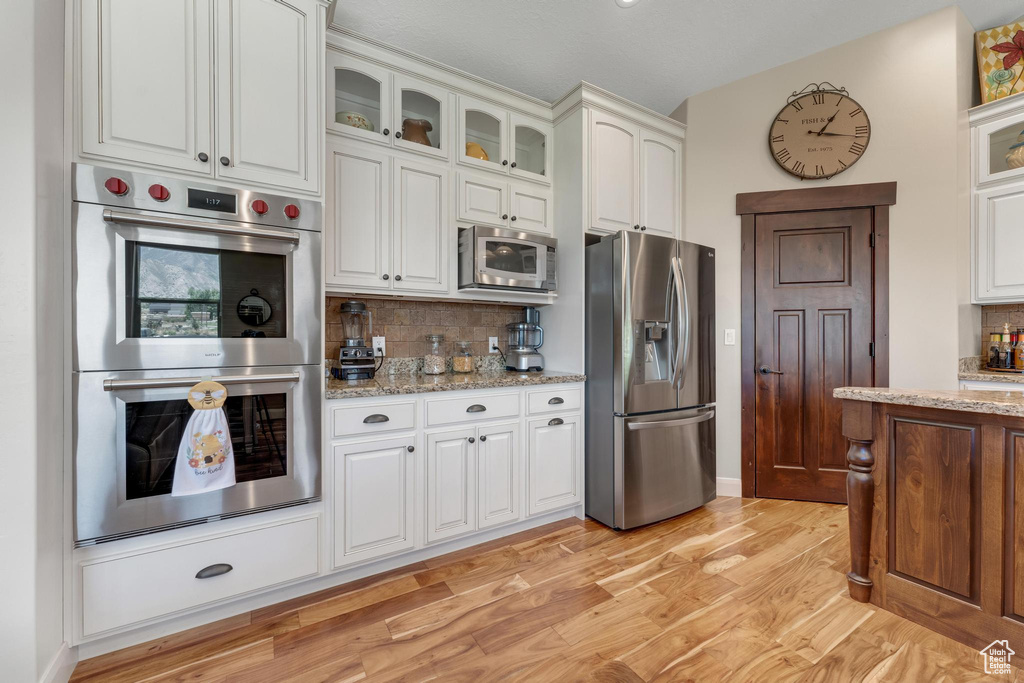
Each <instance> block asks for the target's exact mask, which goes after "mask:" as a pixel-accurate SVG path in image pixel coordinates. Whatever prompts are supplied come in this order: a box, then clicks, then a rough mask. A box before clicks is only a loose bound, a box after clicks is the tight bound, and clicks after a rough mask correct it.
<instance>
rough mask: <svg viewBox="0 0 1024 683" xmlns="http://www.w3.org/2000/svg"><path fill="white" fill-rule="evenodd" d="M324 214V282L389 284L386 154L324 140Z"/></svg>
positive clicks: (388, 173)
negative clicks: (325, 170) (325, 148)
mask: <svg viewBox="0 0 1024 683" xmlns="http://www.w3.org/2000/svg"><path fill="white" fill-rule="evenodd" d="M325 213H326V220H325V221H324V253H325V257H326V281H327V284H328V285H334V286H338V287H359V288H362V289H382V290H387V289H391V275H392V273H391V157H390V156H389V155H388V154H385V153H384V152H383V151H377V150H376V149H367V147H366V146H356V145H353V144H338V143H333V142H332V143H331V144H330V145H328V147H327V203H326V212H325Z"/></svg>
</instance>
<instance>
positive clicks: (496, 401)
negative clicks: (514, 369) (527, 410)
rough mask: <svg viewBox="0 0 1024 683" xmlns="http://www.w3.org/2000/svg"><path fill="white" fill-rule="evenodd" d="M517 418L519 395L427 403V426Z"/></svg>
mask: <svg viewBox="0 0 1024 683" xmlns="http://www.w3.org/2000/svg"><path fill="white" fill-rule="evenodd" d="M518 416H519V394H518V393H514V394H495V395H493V396H475V397H472V398H449V399H432V400H428V401H427V426H428V427H434V426H436V425H447V424H452V423H456V422H480V421H481V420H493V419H496V418H502V417H518Z"/></svg>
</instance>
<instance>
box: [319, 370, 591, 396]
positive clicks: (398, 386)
mask: <svg viewBox="0 0 1024 683" xmlns="http://www.w3.org/2000/svg"><path fill="white" fill-rule="evenodd" d="M586 379H587V376H586V375H581V374H574V373H570V372H557V371H555V370H544V371H543V372H529V373H515V372H506V371H505V370H499V371H482V372H468V373H465V374H461V373H454V372H446V373H444V374H443V375H426V374H422V373H415V374H397V375H386V374H378V375H377V376H376V377H374V378H373V379H358V380H347V381H342V380H339V379H330V380H328V381H327V394H326V398H327V399H329V400H330V399H338V398H364V397H368V396H398V395H401V394H423V393H428V392H433V391H459V390H460V389H494V388H497V387H522V386H533V385H541V384H566V383H569V382H585V381H586Z"/></svg>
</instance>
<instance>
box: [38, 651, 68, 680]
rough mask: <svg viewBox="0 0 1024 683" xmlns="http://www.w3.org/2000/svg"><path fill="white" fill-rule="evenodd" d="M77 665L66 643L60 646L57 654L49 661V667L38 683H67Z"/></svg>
mask: <svg viewBox="0 0 1024 683" xmlns="http://www.w3.org/2000/svg"><path fill="white" fill-rule="evenodd" d="M76 664H78V657H77V656H76V653H75V651H74V650H72V649H71V648H70V647H68V644H67V643H66V642H64V643H61V644H60V648H59V649H58V650H57V654H55V655H54V656H53V659H52V660H51V661H50V666H48V667H46V671H44V672H43V675H42V676H40V677H39V683H68V681H69V680H70V679H71V674H72V673H73V672H74V670H75V665H76Z"/></svg>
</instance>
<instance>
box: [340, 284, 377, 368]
mask: <svg viewBox="0 0 1024 683" xmlns="http://www.w3.org/2000/svg"><path fill="white" fill-rule="evenodd" d="M341 332H342V334H343V335H344V338H343V339H342V342H341V354H340V357H339V358H338V361H339V368H338V377H339V379H373V374H374V372H375V365H376V364H375V362H374V357H373V347H372V346H368V345H367V344H366V340H367V339H372V338H373V314H372V313H371V312H370V311H368V310H366V304H364V303H363V302H361V301H346V302H345V303H343V304H342V305H341Z"/></svg>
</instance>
